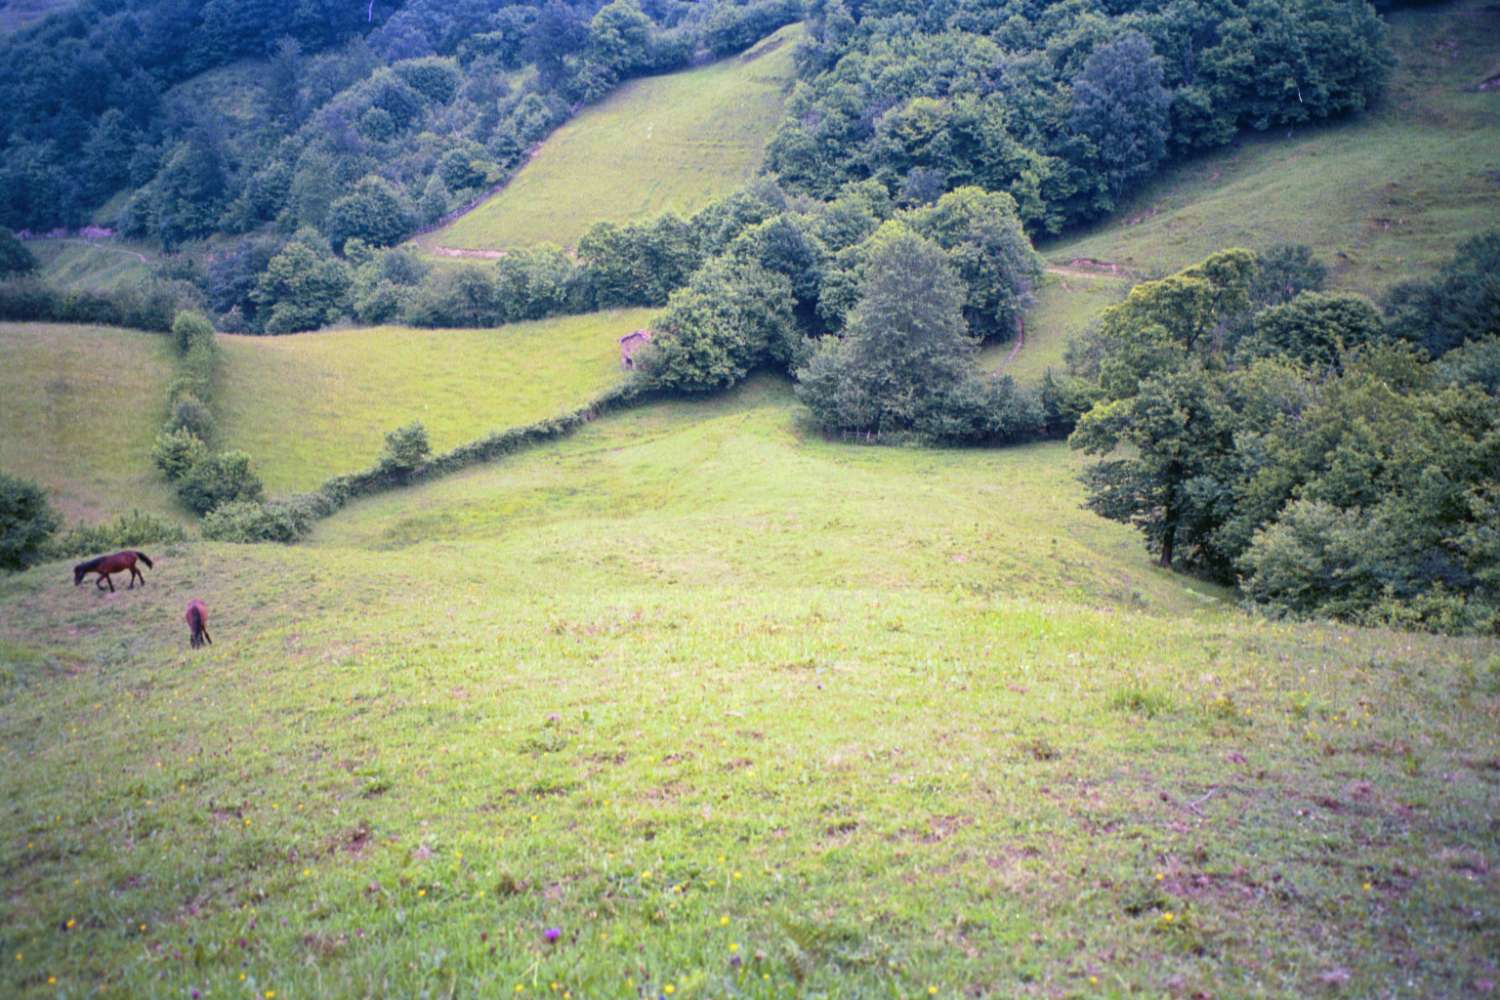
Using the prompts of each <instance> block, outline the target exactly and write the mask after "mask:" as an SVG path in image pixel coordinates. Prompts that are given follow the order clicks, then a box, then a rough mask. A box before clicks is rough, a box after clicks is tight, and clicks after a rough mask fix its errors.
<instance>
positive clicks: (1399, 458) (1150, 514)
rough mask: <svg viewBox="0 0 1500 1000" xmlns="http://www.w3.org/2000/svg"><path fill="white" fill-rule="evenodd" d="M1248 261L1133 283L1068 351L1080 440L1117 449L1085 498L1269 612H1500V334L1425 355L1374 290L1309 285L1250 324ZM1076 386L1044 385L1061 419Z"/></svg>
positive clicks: (1476, 622)
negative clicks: (1078, 397)
mask: <svg viewBox="0 0 1500 1000" xmlns="http://www.w3.org/2000/svg"><path fill="white" fill-rule="evenodd" d="M1246 259H1248V255H1245V254H1244V253H1243V252H1241V251H1229V252H1225V253H1223V254H1219V255H1216V256H1215V257H1212V258H1210V259H1209V260H1208V261H1205V262H1204V263H1203V264H1201V265H1198V266H1197V267H1195V268H1190V269H1189V270H1187V271H1185V272H1183V273H1182V274H1179V275H1174V276H1172V277H1170V278H1166V279H1163V280H1161V281H1157V282H1148V283H1146V284H1143V285H1140V286H1137V287H1136V288H1135V289H1134V290H1133V291H1132V292H1131V294H1130V296H1129V298H1128V299H1127V300H1126V301H1125V302H1124V303H1122V304H1121V305H1119V306H1116V307H1113V308H1111V309H1110V310H1108V311H1107V312H1106V313H1105V316H1104V318H1103V321H1102V322H1101V324H1100V326H1099V329H1098V330H1097V331H1095V332H1094V333H1093V334H1091V335H1090V337H1089V338H1088V339H1087V341H1086V344H1085V346H1083V347H1080V348H1079V349H1078V350H1075V351H1073V352H1072V353H1071V354H1070V360H1071V361H1072V362H1073V365H1074V369H1075V373H1076V374H1075V376H1074V378H1075V379H1077V378H1078V377H1079V376H1082V378H1083V381H1084V383H1085V384H1086V385H1088V386H1089V392H1090V393H1091V394H1092V396H1093V399H1094V402H1093V405H1092V406H1091V407H1090V408H1089V409H1088V410H1087V412H1085V413H1084V414H1083V415H1082V416H1081V417H1080V418H1079V419H1078V422H1077V428H1076V430H1075V431H1074V432H1073V435H1072V438H1071V443H1072V444H1073V445H1074V447H1078V448H1082V449H1084V450H1086V451H1088V452H1090V453H1092V454H1097V455H1100V456H1103V457H1104V459H1105V460H1104V461H1101V462H1099V463H1098V464H1096V465H1094V466H1092V467H1090V468H1089V469H1088V470H1087V472H1086V473H1085V477H1084V481H1085V484H1086V486H1087V488H1088V503H1089V506H1090V507H1091V508H1093V509H1094V510H1095V511H1097V512H1098V513H1100V514H1101V515H1103V516H1105V517H1109V518H1112V519H1114V520H1119V521H1123V522H1126V523H1130V524H1134V525H1136V526H1138V527H1139V528H1141V530H1142V531H1143V533H1144V534H1145V535H1146V538H1147V544H1148V547H1149V548H1150V549H1151V550H1152V551H1154V552H1156V553H1158V554H1159V557H1160V559H1161V561H1162V563H1163V565H1176V566H1180V567H1184V568H1191V569H1194V570H1197V571H1200V572H1203V573H1205V574H1207V575H1210V576H1212V577H1214V578H1216V579H1219V580H1222V581H1224V582H1234V581H1235V580H1239V582H1240V583H1241V585H1242V587H1243V589H1244V592H1245V594H1246V595H1247V597H1249V598H1250V600H1251V601H1253V602H1254V603H1256V604H1257V605H1260V606H1262V607H1264V608H1265V609H1266V610H1268V611H1270V612H1271V613H1273V614H1278V615H1298V616H1304V615H1326V616H1332V617H1338V618H1343V619H1349V620H1353V621H1358V622H1365V623H1371V624H1388V625H1396V626H1401V627H1417V628H1426V629H1434V630H1442V631H1487V630H1492V629H1494V628H1495V627H1497V625H1500V533H1497V532H1496V531H1495V528H1494V525H1495V524H1496V523H1500V522H1497V520H1496V513H1497V511H1500V496H1497V494H1500V490H1497V487H1496V481H1497V480H1496V470H1497V469H1500V409H1497V408H1496V407H1495V405H1494V399H1493V397H1492V396H1491V395H1489V394H1488V393H1489V392H1490V391H1491V390H1492V387H1493V380H1492V379H1491V378H1490V374H1491V373H1492V371H1493V370H1494V369H1495V368H1496V367H1497V365H1496V364H1494V363H1493V362H1494V361H1495V359H1496V358H1497V357H1500V354H1496V352H1494V351H1493V350H1492V349H1491V348H1492V345H1493V344H1495V343H1497V342H1500V341H1497V340H1496V339H1494V338H1489V339H1486V340H1483V341H1476V342H1473V343H1471V346H1469V347H1467V348H1464V349H1462V351H1455V352H1452V353H1451V354H1450V357H1452V358H1453V359H1454V360H1453V362H1452V363H1451V364H1450V363H1447V362H1446V361H1445V363H1444V364H1441V365H1433V364H1429V363H1426V362H1425V359H1424V357H1423V356H1422V355H1421V354H1419V353H1418V352H1416V351H1414V350H1413V349H1412V348H1411V347H1409V346H1407V345H1405V344H1402V343H1400V342H1399V341H1398V342H1395V343H1392V342H1391V341H1389V340H1387V339H1386V337H1385V334H1384V330H1383V324H1382V322H1381V320H1380V317H1379V315H1378V314H1377V313H1376V312H1375V310H1374V309H1373V308H1372V307H1371V306H1370V305H1369V303H1367V302H1365V301H1364V300H1362V299H1358V298H1356V297H1353V296H1345V295H1323V294H1320V293H1316V292H1303V293H1301V294H1299V295H1297V296H1296V297H1295V298H1293V299H1291V300H1290V301H1288V302H1284V303H1282V304H1279V305H1274V306H1271V307H1270V308H1266V309H1263V310H1262V311H1260V312H1258V313H1256V314H1254V315H1253V317H1252V318H1250V319H1248V320H1247V319H1245V316H1244V309H1245V308H1247V305H1248V303H1249V300H1250V297H1249V295H1248V294H1247V291H1248V290H1249V289H1250V288H1252V287H1253V286H1254V281H1253V273H1252V272H1247V271H1246V270H1245V268H1244V266H1243V265H1244V261H1245V260H1246ZM1267 298H1274V296H1266V297H1263V298H1262V299H1261V301H1266V299H1267ZM1237 325H1238V326H1244V327H1248V329H1249V330H1250V331H1251V332H1250V334H1249V335H1248V336H1247V337H1246V338H1245V339H1244V340H1243V341H1242V342H1241V343H1240V345H1239V347H1238V349H1237V350H1231V349H1230V345H1229V341H1228V339H1227V338H1226V337H1224V336H1223V334H1224V333H1225V332H1226V331H1228V330H1232V329H1234V328H1235V327H1236V326H1237ZM1067 395H1068V394H1067V393H1065V392H1064V384H1063V383H1061V382H1059V381H1054V382H1053V384H1052V385H1051V386H1050V387H1049V388H1044V394H1043V396H1044V403H1046V404H1047V405H1048V409H1049V420H1051V419H1053V417H1052V411H1053V410H1056V411H1057V412H1058V413H1059V415H1060V416H1062V415H1065V414H1066V412H1067V410H1068V405H1067ZM1084 398H1087V397H1086V396H1085V397H1084ZM1048 400H1055V401H1056V402H1052V403H1048Z"/></svg>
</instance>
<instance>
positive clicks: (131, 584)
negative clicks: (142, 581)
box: [125, 566, 135, 590]
mask: <svg viewBox="0 0 1500 1000" xmlns="http://www.w3.org/2000/svg"><path fill="white" fill-rule="evenodd" d="M125 568H126V569H128V570H129V571H130V575H129V576H127V577H126V578H125V579H127V580H129V581H130V582H129V583H128V584H126V586H125V589H126V590H134V589H135V567H134V566H126V567H125Z"/></svg>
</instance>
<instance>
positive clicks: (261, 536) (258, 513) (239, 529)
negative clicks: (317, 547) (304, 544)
mask: <svg viewBox="0 0 1500 1000" xmlns="http://www.w3.org/2000/svg"><path fill="white" fill-rule="evenodd" d="M310 526H311V519H310V518H308V517H306V516H304V515H303V514H302V512H301V511H299V510H298V509H296V508H293V507H288V506H286V505H283V504H278V503H257V502H255V501H253V500H235V501H232V502H230V503H226V504H224V505H223V506H221V507H218V508H215V509H214V510H212V511H210V512H209V513H208V514H206V515H205V516H204V518H203V537H204V538H207V539H209V540H210V541H214V542H239V543H250V542H282V543H283V544H291V543H292V542H295V541H297V540H298V539H300V538H301V537H302V536H303V535H305V534H306V533H307V529H308V528H309V527H310Z"/></svg>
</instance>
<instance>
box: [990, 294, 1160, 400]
mask: <svg viewBox="0 0 1500 1000" xmlns="http://www.w3.org/2000/svg"><path fill="white" fill-rule="evenodd" d="M1129 284H1130V283H1129V280H1128V279H1125V278H1120V277H1117V276H1114V275H1110V274H1092V273H1089V272H1088V271H1082V270H1075V269H1072V268H1064V267H1053V268H1050V269H1049V270H1048V272H1047V274H1046V276H1045V278H1044V279H1043V281H1042V285H1041V287H1040V288H1038V289H1037V293H1036V305H1035V306H1033V307H1032V308H1031V311H1029V312H1028V313H1027V314H1026V341H1025V343H1023V344H1019V345H1018V344H1016V343H1015V342H1014V341H1009V342H1006V343H1002V344H991V345H989V346H987V347H985V348H984V350H983V351H982V352H980V355H979V363H980V365H981V366H982V367H984V368H986V369H988V370H991V371H999V372H1004V373H1005V374H1007V375H1010V376H1012V377H1013V378H1015V379H1016V380H1017V381H1020V382H1028V383H1034V382H1037V381H1040V379H1041V377H1042V375H1043V374H1044V373H1045V372H1046V371H1047V369H1048V368H1056V369H1059V370H1061V369H1062V367H1063V353H1064V351H1066V349H1067V346H1068V341H1069V340H1071V339H1072V338H1073V335H1074V334H1077V333H1080V332H1082V331H1083V329H1084V328H1085V327H1087V326H1088V324H1089V322H1090V321H1091V320H1092V319H1093V318H1094V317H1095V316H1097V315H1099V313H1100V312H1102V311H1103V310H1104V309H1105V308H1107V307H1109V306H1111V305H1113V304H1114V303H1116V302H1118V301H1120V299H1122V298H1123V297H1124V295H1125V292H1126V291H1127V290H1128V288H1129Z"/></svg>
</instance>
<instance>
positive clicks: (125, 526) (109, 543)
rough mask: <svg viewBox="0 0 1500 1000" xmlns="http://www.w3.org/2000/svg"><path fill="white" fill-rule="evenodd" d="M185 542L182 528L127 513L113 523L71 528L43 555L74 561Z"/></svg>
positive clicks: (50, 543)
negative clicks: (109, 553)
mask: <svg viewBox="0 0 1500 1000" xmlns="http://www.w3.org/2000/svg"><path fill="white" fill-rule="evenodd" d="M186 539H187V533H186V532H184V531H183V530H182V525H180V524H174V523H173V522H171V521H168V520H166V519H165V518H161V517H157V516H156V515H155V514H147V513H145V512H144V511H139V510H132V511H131V512H130V513H129V514H121V515H120V516H119V517H117V518H115V519H114V520H113V521H106V522H104V523H103V524H93V525H83V524H79V525H74V526H73V527H71V528H69V529H68V530H67V531H65V532H63V533H62V534H60V535H58V536H56V537H55V538H53V539H52V540H51V541H50V542H48V543H47V547H46V553H47V556H48V557H49V558H52V559H73V558H76V557H78V556H86V555H92V554H94V553H98V552H109V551H112V550H115V549H128V548H136V547H139V546H142V545H162V544H168V543H172V542H181V541H185V540H186Z"/></svg>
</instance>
